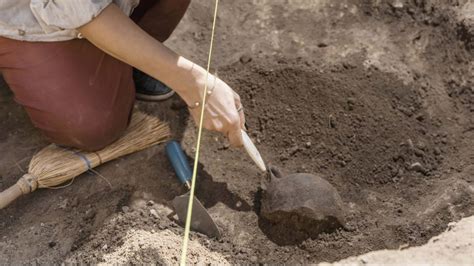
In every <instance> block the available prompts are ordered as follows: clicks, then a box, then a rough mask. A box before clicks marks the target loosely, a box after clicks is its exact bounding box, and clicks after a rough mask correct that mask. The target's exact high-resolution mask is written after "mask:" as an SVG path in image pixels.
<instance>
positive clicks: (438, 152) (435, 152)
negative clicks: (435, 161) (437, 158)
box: [434, 147, 441, 155]
mask: <svg viewBox="0 0 474 266" xmlns="http://www.w3.org/2000/svg"><path fill="white" fill-rule="evenodd" d="M434 154H435V155H440V154H441V149H440V148H439V147H435V148H434Z"/></svg>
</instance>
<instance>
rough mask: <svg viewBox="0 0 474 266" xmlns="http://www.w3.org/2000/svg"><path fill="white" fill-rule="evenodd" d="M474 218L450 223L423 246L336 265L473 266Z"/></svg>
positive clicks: (347, 260)
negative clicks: (444, 230) (442, 231)
mask: <svg viewBox="0 0 474 266" xmlns="http://www.w3.org/2000/svg"><path fill="white" fill-rule="evenodd" d="M473 228H474V217H469V218H464V219H462V220H461V221H459V222H458V223H450V224H449V225H448V228H447V230H446V232H444V233H442V234H440V235H439V236H436V237H433V238H432V239H430V241H428V243H427V244H425V245H423V246H421V247H412V248H406V247H405V248H401V250H379V251H373V252H369V253H367V254H364V255H361V256H357V257H350V258H347V259H344V260H341V261H338V262H336V263H333V264H329V263H321V264H320V265H321V266H329V265H335V266H342V265H384V264H385V265H387V264H390V265H472V263H473V262H474V232H473Z"/></svg>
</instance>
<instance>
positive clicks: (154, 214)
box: [150, 209, 160, 219]
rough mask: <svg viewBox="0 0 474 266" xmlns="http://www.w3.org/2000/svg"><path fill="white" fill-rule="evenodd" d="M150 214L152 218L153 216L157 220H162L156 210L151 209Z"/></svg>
mask: <svg viewBox="0 0 474 266" xmlns="http://www.w3.org/2000/svg"><path fill="white" fill-rule="evenodd" d="M150 214H151V216H153V217H154V218H156V219H158V218H160V216H159V215H158V213H157V212H156V210H155V209H151V210H150Z"/></svg>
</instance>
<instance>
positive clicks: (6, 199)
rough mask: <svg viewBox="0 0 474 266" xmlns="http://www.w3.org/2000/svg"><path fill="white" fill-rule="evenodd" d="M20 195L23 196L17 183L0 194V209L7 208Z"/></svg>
mask: <svg viewBox="0 0 474 266" xmlns="http://www.w3.org/2000/svg"><path fill="white" fill-rule="evenodd" d="M21 195H23V192H22V191H21V188H20V186H19V185H18V183H17V184H15V185H13V186H11V187H9V188H8V189H6V190H4V191H2V192H0V209H3V208H5V207H7V206H8V205H10V203H12V201H14V200H16V199H17V198H18V197H20V196H21Z"/></svg>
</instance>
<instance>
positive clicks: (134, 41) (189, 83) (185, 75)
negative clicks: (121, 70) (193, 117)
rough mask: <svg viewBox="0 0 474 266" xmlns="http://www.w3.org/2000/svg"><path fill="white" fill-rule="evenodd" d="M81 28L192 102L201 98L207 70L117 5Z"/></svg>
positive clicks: (98, 43) (112, 52)
mask: <svg viewBox="0 0 474 266" xmlns="http://www.w3.org/2000/svg"><path fill="white" fill-rule="evenodd" d="M78 30H79V32H80V33H81V34H82V35H83V36H84V37H85V38H86V39H88V40H89V41H90V42H92V43H93V44H94V45H96V46H97V47H98V48H100V49H101V50H103V51H105V52H106V53H108V54H110V55H112V56H114V57H116V58H117V59H119V60H121V61H123V62H125V63H127V64H129V65H131V66H133V67H135V68H138V69H140V70H141V71H143V72H145V73H147V74H149V75H150V76H152V77H154V78H156V79H158V80H160V81H162V82H163V83H165V84H166V85H168V86H169V87H171V88H172V89H173V90H175V91H176V92H177V93H178V94H179V95H180V96H181V97H182V98H183V99H184V100H185V101H186V102H187V103H188V104H192V103H194V102H196V101H200V92H199V90H198V88H199V87H201V85H202V84H203V83H204V79H205V70H204V69H203V68H202V67H200V66H197V65H194V64H193V63H192V62H191V61H189V60H187V59H185V58H184V57H182V56H179V55H177V54H176V53H174V52H173V51H172V50H170V49H169V48H167V47H166V46H164V45H163V44H162V43H160V42H159V41H157V40H155V39H154V38H153V37H151V36H150V35H148V34H147V33H146V32H144V31H143V30H142V29H141V28H140V27H138V26H137V25H136V24H135V23H134V22H133V21H132V20H131V19H129V18H128V17H127V16H126V15H125V14H123V12H122V11H121V10H120V9H119V8H118V7H117V6H116V5H115V4H111V5H109V6H108V7H107V8H105V9H104V10H103V11H102V12H101V13H100V14H99V15H98V16H97V17H96V18H94V19H93V20H92V21H91V22H89V23H88V24H86V25H84V26H82V27H81V28H79V29H78Z"/></svg>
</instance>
